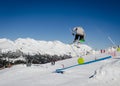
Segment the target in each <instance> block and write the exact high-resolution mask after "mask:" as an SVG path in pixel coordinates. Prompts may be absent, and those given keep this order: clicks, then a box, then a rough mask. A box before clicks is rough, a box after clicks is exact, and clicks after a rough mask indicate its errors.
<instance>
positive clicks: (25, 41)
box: [0, 38, 92, 56]
mask: <svg viewBox="0 0 120 86" xmlns="http://www.w3.org/2000/svg"><path fill="white" fill-rule="evenodd" d="M0 50H1V51H2V52H8V51H12V52H15V51H16V50H20V51H22V52H23V53H26V54H28V53H29V54H31V55H34V54H38V53H40V54H49V55H69V54H70V53H71V55H74V56H75V55H77V54H80V55H81V54H85V53H87V52H89V51H90V50H92V48H91V47H89V46H88V45H85V44H80V45H79V47H76V46H74V45H72V44H65V43H62V42H60V41H40V40H34V39H31V38H18V39H17V40H15V41H11V40H9V39H6V38H3V39H0Z"/></svg>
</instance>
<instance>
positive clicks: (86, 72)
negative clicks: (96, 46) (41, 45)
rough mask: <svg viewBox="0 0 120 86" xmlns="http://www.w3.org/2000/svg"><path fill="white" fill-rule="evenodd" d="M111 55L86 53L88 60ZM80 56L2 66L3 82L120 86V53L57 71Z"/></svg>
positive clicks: (30, 85)
mask: <svg viewBox="0 0 120 86" xmlns="http://www.w3.org/2000/svg"><path fill="white" fill-rule="evenodd" d="M106 56H108V55H107V54H96V55H93V54H91V55H87V56H84V59H85V61H88V60H93V59H96V58H102V57H106ZM77 59H78V58H77V57H76V58H71V59H66V60H63V61H58V62H56V64H55V65H53V66H52V65H51V64H50V63H47V64H42V65H32V66H31V67H26V65H16V66H13V67H11V68H6V69H3V70H0V86H76V85H77V86H88V85H89V86H120V82H119V80H120V53H117V56H116V57H112V58H111V59H107V60H104V61H99V62H96V63H91V64H87V65H81V66H76V67H73V68H70V69H67V70H65V73H64V74H60V73H54V71H55V70H56V69H58V68H62V67H63V65H64V67H68V66H71V65H75V64H77Z"/></svg>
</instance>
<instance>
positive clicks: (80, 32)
mask: <svg viewBox="0 0 120 86" xmlns="http://www.w3.org/2000/svg"><path fill="white" fill-rule="evenodd" d="M72 35H73V36H74V35H75V38H74V41H73V42H77V41H78V42H80V43H81V42H84V41H85V39H84V38H85V31H84V29H83V28H82V27H75V28H73V30H72Z"/></svg>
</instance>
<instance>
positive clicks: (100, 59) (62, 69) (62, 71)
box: [55, 56, 112, 73]
mask: <svg viewBox="0 0 120 86" xmlns="http://www.w3.org/2000/svg"><path fill="white" fill-rule="evenodd" d="M110 58H112V56H107V57H103V58H99V59H95V60H91V61H88V62H85V63H83V64H76V65H72V66H68V67H65V68H61V69H56V71H55V73H64V70H66V69H69V68H73V67H76V66H80V65H86V64H91V63H94V62H98V61H102V60H106V59H110Z"/></svg>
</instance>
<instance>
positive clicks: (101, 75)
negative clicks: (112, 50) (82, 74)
mask: <svg viewBox="0 0 120 86" xmlns="http://www.w3.org/2000/svg"><path fill="white" fill-rule="evenodd" d="M91 77H92V79H94V80H97V81H102V82H105V83H106V82H111V81H117V80H119V79H120V59H117V60H114V61H113V59H112V61H111V62H109V63H107V64H105V65H102V66H101V67H100V68H99V69H98V70H96V71H95V73H94V75H93V76H91Z"/></svg>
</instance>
